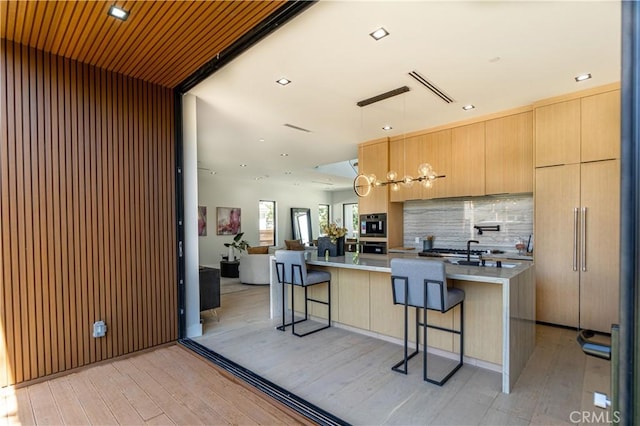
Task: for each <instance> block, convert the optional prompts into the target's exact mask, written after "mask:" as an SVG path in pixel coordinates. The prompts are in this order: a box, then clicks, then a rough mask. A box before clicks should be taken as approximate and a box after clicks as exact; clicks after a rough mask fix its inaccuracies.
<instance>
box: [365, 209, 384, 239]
mask: <svg viewBox="0 0 640 426" xmlns="http://www.w3.org/2000/svg"><path fill="white" fill-rule="evenodd" d="M360 236H361V237H386V236H387V214H386V213H375V214H361V215H360Z"/></svg>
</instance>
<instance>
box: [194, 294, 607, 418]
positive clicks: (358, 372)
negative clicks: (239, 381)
mask: <svg viewBox="0 0 640 426" xmlns="http://www.w3.org/2000/svg"><path fill="white" fill-rule="evenodd" d="M218 316H219V322H216V321H206V322H205V334H204V335H203V336H202V337H201V338H198V339H197V341H198V342H199V343H201V344H203V345H205V346H207V347H209V348H211V349H213V350H214V351H216V352H218V353H220V354H222V355H223V356H225V357H227V358H230V359H232V360H233V361H235V362H237V363H239V364H241V365H243V366H244V367H246V368H249V369H250V370H252V371H254V372H255V373H257V374H260V375H262V376H263V377H265V378H266V379H268V380H271V381H273V382H275V383H277V384H278V385H280V386H282V387H284V388H286V389H287V390H289V391H291V392H293V393H294V394H297V395H298V396H300V397H302V398H305V399H307V400H308V401H310V402H311V403H313V404H315V405H317V406H319V407H321V408H323V409H324V410H326V411H328V412H330V413H332V414H334V415H336V416H338V417H340V418H342V419H344V420H345V421H347V422H350V423H353V424H367V425H368V424H404V425H423V424H438V425H439V424H456V425H471V424H487V425H497V424H506V425H527V424H532V425H561V424H572V423H573V422H572V420H575V419H579V418H580V417H579V415H578V414H573V415H572V412H576V411H577V412H582V411H587V412H594V413H598V412H599V411H600V409H598V408H595V407H593V405H592V400H593V392H594V391H599V392H605V393H607V394H609V393H610V392H609V375H610V373H609V362H608V361H604V360H600V359H596V358H593V357H588V356H586V355H584V354H583V353H582V351H581V350H580V347H579V346H578V344H577V343H576V341H575V331H572V330H567V329H561V328H555V327H549V326H538V327H537V344H536V349H535V352H534V354H533V356H532V357H531V359H530V360H529V363H528V365H527V367H526V369H525V370H524V372H523V374H522V375H521V377H520V379H519V381H518V383H517V384H516V386H515V388H514V390H513V392H512V393H511V394H509V395H506V394H503V393H501V392H500V389H501V387H500V383H501V382H500V375H499V374H498V373H495V372H492V371H488V370H484V369H481V368H477V367H474V366H470V365H464V366H463V367H462V369H461V370H460V371H458V372H457V373H456V374H455V375H454V376H453V377H452V378H451V380H449V382H447V383H446V384H445V385H444V386H443V387H438V386H435V385H432V384H429V383H426V382H423V381H422V370H421V364H420V363H421V358H420V357H416V358H414V359H413V360H412V361H411V362H410V365H409V374H408V375H407V376H404V375H402V374H398V373H395V372H392V371H391V365H392V364H393V363H394V362H395V361H398V360H400V358H401V357H402V349H401V347H400V346H398V345H396V344H392V343H388V342H385V341H381V340H378V339H375V338H371V337H367V336H363V335H360V334H357V333H353V332H350V331H347V330H344V329H339V328H335V327H332V328H330V329H327V330H323V331H321V332H319V333H316V334H312V335H309V336H306V337H304V338H298V337H295V336H292V335H291V333H290V331H289V330H287V332H286V333H283V332H281V331H277V330H275V329H274V327H275V325H277V324H279V320H275V321H273V320H270V319H269V318H268V317H269V294H268V288H267V287H251V288H249V289H248V290H247V291H241V292H237V293H230V294H225V295H223V297H222V308H220V309H219V310H218Z"/></svg>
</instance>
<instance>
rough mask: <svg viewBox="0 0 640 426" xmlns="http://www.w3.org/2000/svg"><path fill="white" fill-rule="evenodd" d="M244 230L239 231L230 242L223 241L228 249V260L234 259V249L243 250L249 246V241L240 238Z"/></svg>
mask: <svg viewBox="0 0 640 426" xmlns="http://www.w3.org/2000/svg"><path fill="white" fill-rule="evenodd" d="M243 235H244V232H239V233H238V234H236V236H235V237H233V241H232V242H230V243H224V246H225V247H227V248H228V249H229V258H228V260H229V262H232V261H234V260H236V255H235V252H234V249H238V251H240V252H243V251H244V250H246V249H247V247H249V243H248V242H247V241H246V240H243V239H242V236H243Z"/></svg>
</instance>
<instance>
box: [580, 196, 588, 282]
mask: <svg viewBox="0 0 640 426" xmlns="http://www.w3.org/2000/svg"><path fill="white" fill-rule="evenodd" d="M581 225H582V226H581V234H582V235H580V245H581V253H580V263H581V264H582V270H583V271H584V272H586V271H587V208H586V207H583V208H582V223H581Z"/></svg>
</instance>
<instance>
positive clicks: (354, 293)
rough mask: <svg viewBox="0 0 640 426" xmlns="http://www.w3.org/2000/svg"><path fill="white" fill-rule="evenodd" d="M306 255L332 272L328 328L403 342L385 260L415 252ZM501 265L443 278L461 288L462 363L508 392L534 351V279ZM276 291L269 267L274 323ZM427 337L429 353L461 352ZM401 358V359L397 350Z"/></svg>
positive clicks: (437, 318)
mask: <svg viewBox="0 0 640 426" xmlns="http://www.w3.org/2000/svg"><path fill="white" fill-rule="evenodd" d="M306 257H307V264H308V265H311V266H312V267H313V269H320V270H326V271H328V272H330V273H331V299H332V300H331V304H332V309H331V318H332V325H333V326H336V327H341V328H346V329H349V330H352V331H354V332H358V333H363V334H367V335H370V336H373V337H376V338H380V339H383V340H387V341H391V342H395V343H398V344H401V343H402V339H403V330H404V313H403V312H404V311H403V307H402V306H401V305H394V304H393V298H392V291H391V267H390V261H391V259H392V258H394V257H405V258H406V257H410V258H415V257H417V256H416V255H415V254H414V255H407V254H389V255H365V254H360V255H359V256H356V255H355V253H347V254H346V256H341V257H332V258H329V260H325V259H324V258H322V257H320V258H318V257H317V255H316V253H315V252H314V251H309V252H307V254H306ZM429 260H438V258H430V259H429ZM441 261H445V259H441ZM504 265H505V266H507V265H508V266H510V267H503V268H496V267H480V266H461V265H455V264H451V263H447V264H446V273H447V280H448V282H449V285H450V286H453V287H457V288H461V289H463V290H464V291H465V308H464V330H465V331H464V333H465V336H464V355H465V363H467V364H473V365H477V366H479V367H483V368H488V369H491V370H494V371H498V372H500V373H501V374H502V391H503V392H505V393H509V392H510V390H511V388H512V387H513V385H514V384H515V382H516V380H517V379H518V377H519V375H520V372H521V371H522V369H523V368H524V366H525V365H526V363H527V361H528V359H529V357H530V356H531V353H532V352H533V349H534V346H535V279H534V267H533V264H532V263H531V262H526V261H505V262H504ZM281 291H282V288H281V286H280V285H279V284H278V283H277V278H276V276H275V268H274V267H273V262H272V271H271V317H272V318H281V315H282V306H281V303H282V298H281V297H282V296H281V294H282V293H281ZM285 291H286V289H285ZM302 293H303V292H302V291H299V292H296V301H295V303H296V306H304V304H303V298H302ZM298 297H300V299H298ZM309 297H312V298H320V299H323V298H326V285H315V286H313V287H311V288H309ZM455 309H459V307H458V308H455ZM326 311H327V308H326V306H322V305H317V304H313V303H312V304H309V313H310V314H311V315H312V317H317V318H326V317H327V312H326ZM288 315H289V314H288ZM458 317H459V315H458V313H457V312H453V310H452V311H450V312H448V313H446V314H440V313H439V312H434V311H429V314H428V321H429V323H430V324H437V325H441V326H444V327H448V328H458V326H459V325H458V324H457V318H458ZM409 327H410V328H409V336H415V311H414V310H413V309H411V310H410V318H409ZM428 333H429V336H428V339H429V352H434V353H436V354H438V355H442V356H449V357H454V356H455V353H457V352H458V350H459V348H458V339H457V337H454V336H452V335H451V334H449V333H443V332H440V331H438V330H431V329H429V331H428ZM398 355H399V356H401V352H400V351H399V352H398ZM389 368H391V367H389Z"/></svg>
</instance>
